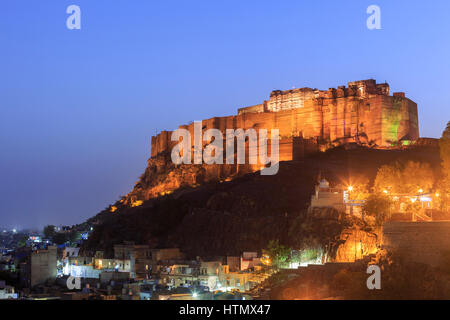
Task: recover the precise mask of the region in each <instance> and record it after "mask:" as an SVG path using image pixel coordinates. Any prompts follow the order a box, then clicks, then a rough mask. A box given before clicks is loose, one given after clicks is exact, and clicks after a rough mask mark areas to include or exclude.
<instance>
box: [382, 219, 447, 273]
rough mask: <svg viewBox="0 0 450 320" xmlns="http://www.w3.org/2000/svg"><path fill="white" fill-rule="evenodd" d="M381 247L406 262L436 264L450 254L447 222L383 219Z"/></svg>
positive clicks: (438, 264) (439, 263)
mask: <svg viewBox="0 0 450 320" xmlns="http://www.w3.org/2000/svg"><path fill="white" fill-rule="evenodd" d="M383 247H384V248H385V249H387V250H388V251H391V252H395V253H396V254H398V255H400V256H401V257H402V258H404V259H405V260H406V261H412V262H420V263H425V264H428V265H431V266H434V267H439V266H441V265H442V263H443V262H444V260H443V259H444V258H445V256H446V255H448V254H450V221H434V222H397V221H396V222H387V223H386V224H385V225H384V226H383Z"/></svg>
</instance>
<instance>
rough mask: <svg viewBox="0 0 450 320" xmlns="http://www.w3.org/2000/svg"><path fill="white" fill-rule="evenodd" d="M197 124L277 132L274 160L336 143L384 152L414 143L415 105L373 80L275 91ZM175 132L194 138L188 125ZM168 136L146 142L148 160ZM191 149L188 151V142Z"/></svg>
mask: <svg viewBox="0 0 450 320" xmlns="http://www.w3.org/2000/svg"><path fill="white" fill-rule="evenodd" d="M202 124H203V126H202V131H203V132H205V131H206V130H208V129H218V130H220V131H221V132H222V133H223V134H225V131H226V130H227V129H243V130H247V129H250V128H252V129H255V130H260V129H266V130H268V131H269V132H270V130H271V129H278V130H279V136H280V142H279V160H280V161H289V160H295V159H296V158H301V157H303V156H304V155H305V154H307V153H309V152H313V151H317V150H318V149H319V148H321V149H323V148H325V149H326V148H327V147H329V146H332V145H336V144H338V145H339V144H348V143H357V144H360V145H368V146H372V147H375V148H384V147H392V146H399V145H408V144H410V143H414V142H415V141H417V140H418V139H419V129H418V115H417V104H416V103H415V102H413V101H412V100H410V99H408V98H407V97H406V96H405V93H403V92H397V93H393V95H390V88H389V85H388V84H387V83H381V84H378V83H376V81H375V80H373V79H369V80H361V81H354V82H349V83H348V86H347V87H346V86H339V87H338V88H337V89H336V88H330V89H328V90H318V89H311V88H300V89H292V90H287V91H280V90H275V91H272V93H271V94H270V98H269V100H266V101H263V102H262V103H261V104H258V105H254V106H248V107H244V108H240V109H238V114H237V115H234V116H226V117H214V118H211V119H207V120H203V121H202ZM179 128H180V129H181V128H183V129H186V130H188V131H189V132H190V134H191V136H194V134H193V133H194V123H191V124H188V125H182V126H180V127H179ZM171 135H172V131H162V132H160V133H159V134H158V135H156V136H153V137H152V139H151V157H152V158H153V157H156V156H157V155H158V154H160V153H163V152H170V151H171V150H172V148H173V147H174V146H175V145H176V144H177V143H178V142H177V141H172V140H171ZM203 143H204V144H205V145H207V144H208V142H206V141H204V142H203ZM191 146H192V150H193V149H194V148H193V146H194V141H193V140H192V141H191ZM192 152H193V151H192Z"/></svg>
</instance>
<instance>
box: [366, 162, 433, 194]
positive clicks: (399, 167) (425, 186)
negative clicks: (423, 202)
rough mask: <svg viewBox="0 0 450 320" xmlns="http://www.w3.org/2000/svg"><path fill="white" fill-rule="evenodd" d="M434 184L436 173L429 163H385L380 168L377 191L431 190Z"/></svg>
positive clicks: (414, 192)
mask: <svg viewBox="0 0 450 320" xmlns="http://www.w3.org/2000/svg"><path fill="white" fill-rule="evenodd" d="M433 185H434V173H433V170H432V169H431V167H430V164H429V163H426V162H415V161H408V162H406V163H401V162H396V163H394V164H391V165H384V166H382V167H381V168H380V169H378V173H377V177H376V179H375V185H374V189H375V192H378V193H382V192H385V191H388V192H390V193H410V194H411V193H412V194H416V193H417V192H418V190H420V189H422V190H424V191H429V190H431V189H432V188H433Z"/></svg>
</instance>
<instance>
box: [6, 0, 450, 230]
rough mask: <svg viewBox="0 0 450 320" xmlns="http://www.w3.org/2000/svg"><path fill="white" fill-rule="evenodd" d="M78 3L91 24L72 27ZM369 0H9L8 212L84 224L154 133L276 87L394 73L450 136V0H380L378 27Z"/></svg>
mask: <svg viewBox="0 0 450 320" xmlns="http://www.w3.org/2000/svg"><path fill="white" fill-rule="evenodd" d="M324 3H325V4H326V6H327V7H328V8H329V10H326V11H323V10H322V9H323V6H324ZM71 4H76V5H79V6H80V8H81V12H82V24H81V30H68V29H67V28H66V19H67V17H68V16H69V15H68V14H67V13H66V8H67V7H68V6H69V5H71ZM370 4H372V2H371V1H349V2H345V3H334V2H333V3H330V2H327V1H317V2H315V3H311V2H309V3H298V2H295V1H286V2H283V3H280V4H277V5H276V6H274V5H272V4H270V2H267V1H262V2H261V1H259V2H247V3H241V2H239V1H231V2H227V3H225V4H222V3H209V2H195V3H189V4H188V3H183V2H172V3H170V4H169V3H164V2H156V3H148V2H144V1H141V2H135V3H133V4H130V3H127V2H126V1H115V2H110V1H96V2H95V3H93V2H89V1H86V0H77V1H56V0H52V1H47V2H45V3H36V2H32V1H24V0H19V1H15V2H14V3H7V4H5V5H3V7H4V10H3V11H2V12H1V13H0V26H1V28H0V36H1V37H2V39H3V42H4V50H3V52H2V53H1V54H0V55H1V57H2V61H3V64H2V66H3V69H4V73H5V74H6V75H7V76H6V77H3V78H2V80H0V81H1V82H0V84H1V89H0V94H1V96H2V97H3V99H2V101H1V102H2V111H3V112H2V115H3V116H2V118H1V120H0V122H1V124H0V142H1V145H2V147H3V148H2V150H3V152H2V157H1V160H0V168H1V172H0V173H1V176H2V178H3V179H2V184H1V189H0V191H1V193H2V194H3V195H4V197H5V199H6V201H2V204H1V205H0V221H1V223H0V224H1V225H2V226H3V227H5V228H9V229H12V228H17V229H18V230H21V229H36V228H38V229H40V230H41V229H42V227H43V226H45V225H48V224H52V225H74V224H79V223H82V222H84V221H85V220H86V219H88V218H90V217H92V216H94V215H96V214H97V213H98V212H100V211H101V210H103V209H104V208H106V207H107V206H108V205H110V204H112V203H113V202H115V201H116V200H118V199H119V197H120V196H121V195H124V194H126V193H128V192H129V191H131V189H132V188H133V185H134V182H135V181H137V179H138V177H139V176H140V175H141V174H142V172H144V170H145V168H146V164H147V160H148V158H149V157H150V138H151V136H153V135H155V133H157V132H160V131H161V130H173V129H175V128H177V127H178V126H179V125H182V124H187V123H188V122H190V121H194V120H197V119H208V118H211V117H216V116H217V117H219V116H225V115H235V114H237V109H238V108H242V107H245V106H251V105H255V104H258V103H261V102H262V101H264V100H267V99H268V98H269V95H270V92H271V91H272V90H277V89H279V90H289V89H292V87H295V88H302V87H311V88H318V89H321V90H326V89H328V88H336V87H337V86H340V85H347V83H348V82H351V81H357V80H364V79H370V78H372V79H375V80H377V82H380V83H381V82H384V81H386V82H387V83H389V84H390V88H391V95H392V92H405V93H406V97H408V98H409V99H411V100H412V101H414V102H416V103H417V104H418V112H419V132H420V136H421V137H431V138H440V136H441V134H442V132H443V131H444V129H445V127H446V124H447V121H448V120H450V108H448V107H447V106H448V101H449V100H450V92H449V91H448V90H447V88H448V87H449V83H450V81H449V79H448V77H447V74H448V71H450V70H449V69H450V66H449V65H448V64H445V61H446V59H447V57H448V56H449V54H450V44H449V43H448V42H446V41H444V40H443V38H442V36H441V33H443V32H444V31H445V30H449V29H450V21H448V20H447V19H446V13H447V12H449V9H450V3H448V2H447V1H443V0H442V1H436V2H434V3H433V6H426V7H424V6H423V4H421V3H420V2H419V1H397V2H395V3H392V2H389V1H386V0H384V1H377V4H378V5H379V6H380V7H381V9H382V29H381V30H368V29H367V28H366V19H367V17H368V15H367V14H366V8H367V6H368V5H370ZM312 30H313V31H312Z"/></svg>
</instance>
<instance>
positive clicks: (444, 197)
mask: <svg viewBox="0 0 450 320" xmlns="http://www.w3.org/2000/svg"><path fill="white" fill-rule="evenodd" d="M439 148H440V153H441V161H442V176H443V177H442V179H441V181H440V183H439V187H440V190H441V197H440V198H439V202H440V208H441V209H442V210H448V209H449V206H450V205H449V203H450V201H449V200H450V199H449V193H450V122H448V123H447V128H445V130H444V132H443V133H442V138H441V139H440V140H439Z"/></svg>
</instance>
